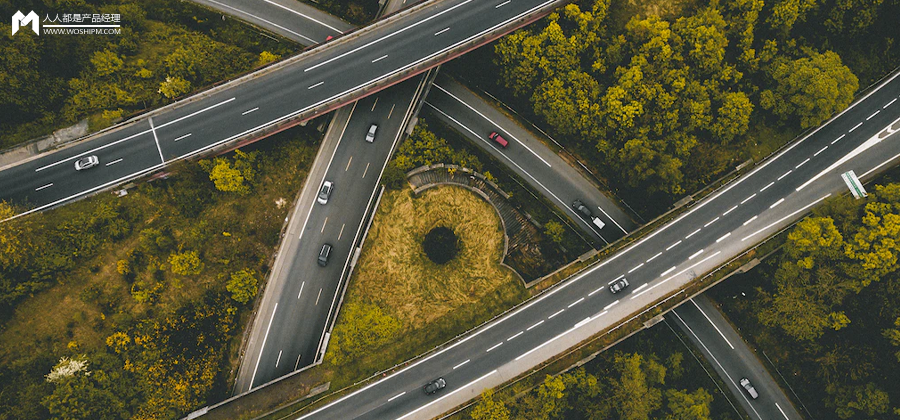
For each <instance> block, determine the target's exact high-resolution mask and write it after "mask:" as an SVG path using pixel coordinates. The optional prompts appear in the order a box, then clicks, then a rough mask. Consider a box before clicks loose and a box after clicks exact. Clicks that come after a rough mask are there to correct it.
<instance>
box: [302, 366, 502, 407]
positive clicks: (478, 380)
mask: <svg viewBox="0 0 900 420" xmlns="http://www.w3.org/2000/svg"><path fill="white" fill-rule="evenodd" d="M495 373H497V369H494V370H492V371H490V372H488V373H486V374H484V375H483V376H481V377H480V378H478V379H476V380H474V381H472V382H469V383H467V384H465V385H463V386H461V387H459V388H457V389H454V390H453V392H451V393H449V394H447V395H444V396H443V397H441V398H438V399H436V400H434V401H432V402H430V403H428V404H425V405H423V406H421V407H419V408H417V409H415V410H413V411H410V412H409V413H406V414H404V415H402V416H400V417H397V420H403V419H405V418H407V417H409V416H411V415H413V414H416V413H418V412H419V411H421V410H424V409H425V408H428V407H430V406H432V405H434V404H437V403H439V402H440V401H441V400H443V399H445V398H449V397H450V396H452V395H453V394H456V393H457V392H459V391H462V390H465V389H468V388H469V387H471V386H472V385H475V384H476V383H478V382H481V381H482V380H484V378H487V377H488V376H491V375H493V374H495ZM366 388H368V387H366ZM323 408H324V407H323ZM320 410H321V409H320ZM316 411H318V410H316ZM309 414H312V413H309ZM309 414H307V415H306V416H309ZM306 416H303V417H306ZM303 417H301V419H302V418H303ZM297 420H300V419H297Z"/></svg>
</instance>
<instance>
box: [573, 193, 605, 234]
mask: <svg viewBox="0 0 900 420" xmlns="http://www.w3.org/2000/svg"><path fill="white" fill-rule="evenodd" d="M572 208H573V209H575V211H577V212H578V213H579V214H581V215H582V216H584V218H585V219H588V220H590V221H591V224H592V225H594V226H597V229H603V227H604V226H606V223H603V221H602V220H600V218H599V217H596V216H594V213H591V209H589V208H588V207H587V206H586V205H585V204H584V203H583V202H582V201H581V200H575V201H573V202H572Z"/></svg>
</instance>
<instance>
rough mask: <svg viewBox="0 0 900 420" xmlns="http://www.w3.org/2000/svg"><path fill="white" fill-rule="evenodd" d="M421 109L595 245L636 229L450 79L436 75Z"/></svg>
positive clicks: (603, 198) (545, 149) (530, 137)
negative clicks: (497, 136) (494, 137)
mask: <svg viewBox="0 0 900 420" xmlns="http://www.w3.org/2000/svg"><path fill="white" fill-rule="evenodd" d="M425 104H426V105H427V107H426V109H428V110H432V111H433V112H434V114H435V115H436V116H437V117H438V118H440V119H442V120H443V121H444V122H446V123H447V124H449V125H450V126H451V127H453V128H454V129H456V130H457V131H459V133H460V134H462V135H463V136H466V137H468V138H469V139H470V140H471V141H472V142H473V143H475V144H477V145H479V146H481V147H482V148H483V149H484V150H485V151H486V152H488V153H490V154H491V155H492V156H493V157H494V158H496V159H497V160H499V161H500V162H502V163H504V164H506V165H507V166H508V167H509V169H510V170H512V171H513V172H514V173H516V174H517V175H519V176H520V177H521V178H522V179H524V180H525V181H526V182H528V183H529V184H531V185H532V186H533V187H534V188H535V190H537V191H538V192H539V193H541V194H542V195H544V196H545V197H546V198H547V200H548V201H550V202H551V203H552V204H553V205H555V206H557V207H558V208H559V209H560V210H561V211H562V212H563V213H565V214H566V215H568V216H569V217H570V218H571V219H572V220H574V221H576V223H578V224H579V226H580V227H581V228H582V230H584V231H585V232H591V233H592V234H593V238H594V239H595V240H596V239H599V240H601V241H602V242H600V244H599V245H601V246H603V245H606V244H608V243H611V242H613V241H615V240H616V239H619V238H621V237H622V236H625V235H626V234H627V233H628V232H629V231H631V230H633V229H634V228H635V224H634V222H633V221H632V220H631V218H630V217H628V215H627V214H625V212H624V211H622V210H621V209H620V208H619V207H618V206H617V204H616V203H615V202H614V201H613V200H612V199H610V198H609V197H607V196H606V195H604V194H603V193H602V192H600V190H599V189H597V187H596V186H594V184H592V183H591V182H590V181H588V180H587V179H585V177H584V176H582V175H581V174H580V173H579V172H578V171H577V170H575V169H574V168H572V167H571V166H569V164H568V163H567V162H566V161H564V160H563V159H562V158H561V157H560V156H559V155H557V154H556V153H554V152H553V151H552V150H550V148H548V147H547V146H546V145H544V144H543V143H541V142H540V140H538V139H536V138H535V137H534V136H533V135H532V134H531V133H530V132H529V131H528V130H526V129H525V128H523V127H522V126H520V125H518V124H516V122H515V121H513V120H511V119H510V118H509V117H507V116H506V115H504V114H503V113H502V112H500V111H499V110H497V109H495V108H494V107H493V106H492V105H491V104H489V103H488V102H487V101H485V100H484V99H482V98H480V97H478V96H477V95H475V94H474V93H472V91H470V90H468V89H466V88H465V87H464V86H462V85H461V84H459V83H458V82H456V81H455V80H454V79H452V78H450V77H446V76H440V75H439V76H438V79H437V81H436V82H435V84H434V87H433V88H432V89H431V92H430V93H429V94H428V98H427V99H426V101H425ZM493 131H498V132H500V133H502V135H503V136H504V137H506V138H507V140H509V141H510V144H509V146H508V147H506V148H500V147H498V146H497V145H496V144H495V143H494V142H492V141H491V140H490V139H488V137H487V136H488V134H490V133H491V132H493ZM575 200H581V201H582V202H584V203H585V204H586V205H587V206H588V207H589V208H590V209H591V211H592V212H593V213H594V214H595V215H596V216H597V217H600V219H601V220H603V222H604V223H605V224H606V226H604V227H603V229H598V228H597V226H595V225H593V224H591V223H590V221H588V220H587V219H586V218H584V217H582V216H581V215H580V214H578V213H577V212H576V211H575V210H574V209H572V205H571V204H572V202H573V201H575Z"/></svg>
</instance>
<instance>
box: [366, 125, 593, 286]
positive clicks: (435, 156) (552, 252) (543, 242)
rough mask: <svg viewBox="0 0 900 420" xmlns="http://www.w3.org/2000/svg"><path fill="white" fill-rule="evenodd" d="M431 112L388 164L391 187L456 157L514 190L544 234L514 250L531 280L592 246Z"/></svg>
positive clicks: (516, 202) (513, 259)
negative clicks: (417, 171)
mask: <svg viewBox="0 0 900 420" xmlns="http://www.w3.org/2000/svg"><path fill="white" fill-rule="evenodd" d="M429 115H430V114H427V113H426V115H425V116H424V117H421V118H420V119H419V122H418V124H417V125H416V128H415V130H414V131H413V134H412V135H411V136H410V137H409V139H407V140H406V142H404V143H403V144H402V145H401V146H400V149H399V150H398V151H397V153H396V154H395V156H394V159H393V160H392V161H391V163H390V164H389V165H388V167H387V169H386V170H385V175H384V177H385V178H384V183H385V185H387V186H388V187H389V188H400V187H403V186H405V185H406V183H405V181H404V180H405V177H404V175H403V173H404V172H406V171H409V170H412V169H414V168H417V167H419V166H422V165H431V164H436V163H452V164H455V165H459V166H463V167H466V168H470V169H473V170H475V171H477V172H479V173H481V174H483V175H484V176H485V178H486V179H488V180H490V181H492V182H494V183H496V184H497V185H498V186H500V188H502V189H503V190H504V191H506V192H507V193H508V194H510V195H511V197H510V200H509V201H510V203H512V205H513V206H515V207H516V208H517V209H518V210H519V211H521V212H523V213H525V214H528V215H530V216H531V217H533V218H534V220H536V221H537V222H538V223H539V224H540V225H541V228H540V229H539V230H540V232H541V239H540V240H539V241H538V242H537V243H535V244H531V245H530V246H529V247H530V249H529V250H528V252H516V253H514V254H513V255H511V256H510V261H508V262H507V264H509V265H510V266H512V267H513V268H514V269H516V271H518V272H519V274H521V275H522V277H523V278H525V280H526V281H531V280H534V279H536V278H539V277H541V276H544V275H546V274H549V273H550V272H552V271H553V270H555V269H557V268H559V267H560V266H562V265H564V264H566V263H568V262H570V261H572V260H574V259H575V258H577V257H578V256H579V255H581V254H583V253H585V252H587V251H588V250H590V249H591V245H590V243H588V242H587V241H586V240H585V239H584V238H583V237H582V236H580V233H579V232H578V231H576V229H577V227H572V226H570V225H569V223H568V221H567V218H566V216H565V215H559V214H558V213H557V212H556V211H555V210H554V208H555V206H553V205H552V204H551V203H549V202H548V201H547V200H545V199H543V198H542V197H541V196H539V195H537V194H536V193H535V192H534V191H533V190H532V189H531V188H530V187H528V186H526V185H527V184H526V183H525V181H523V180H522V179H520V178H519V177H518V176H517V175H515V174H514V173H512V172H511V171H509V169H508V168H506V166H505V165H503V164H501V163H500V162H498V161H497V160H496V159H494V158H493V157H492V156H491V155H490V154H488V153H486V152H484V150H482V149H481V148H479V147H478V146H475V145H473V144H472V143H471V142H470V141H469V140H467V139H466V138H464V137H462V136H461V135H460V134H459V133H457V132H456V131H455V130H453V129H452V128H450V127H448V126H446V125H445V124H443V123H442V122H441V121H440V120H438V119H431V118H429V117H428V116H429Z"/></svg>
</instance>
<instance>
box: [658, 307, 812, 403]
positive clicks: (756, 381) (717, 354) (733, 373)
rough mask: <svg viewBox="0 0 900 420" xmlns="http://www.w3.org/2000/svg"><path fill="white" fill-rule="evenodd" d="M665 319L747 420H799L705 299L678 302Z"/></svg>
mask: <svg viewBox="0 0 900 420" xmlns="http://www.w3.org/2000/svg"><path fill="white" fill-rule="evenodd" d="M666 317H667V318H669V320H671V321H673V322H675V323H676V324H678V326H679V327H680V328H681V329H682V330H684V332H685V334H687V336H688V337H689V338H690V340H691V341H692V342H694V344H695V345H696V347H697V348H699V349H700V352H702V353H703V356H704V357H706V359H707V360H708V361H709V363H710V364H711V365H712V366H713V368H714V369H715V370H716V373H718V374H719V376H721V377H722V379H723V380H724V381H725V383H726V384H727V385H728V390H729V391H731V393H732V394H733V396H734V398H733V399H732V401H737V402H738V403H739V404H740V405H741V406H742V407H743V408H744V411H745V412H746V413H747V415H749V416H750V418H751V419H754V420H777V419H786V420H801V419H802V418H803V417H802V416H801V415H800V413H798V412H797V410H796V409H795V408H794V405H793V404H791V401H790V400H789V399H788V398H787V396H786V395H785V394H784V392H783V391H782V389H781V388H780V387H779V386H778V383H777V382H775V379H774V378H772V375H770V374H769V372H768V371H766V369H765V368H764V367H763V364H762V362H761V361H760V360H759V359H757V358H756V354H755V353H754V352H753V351H752V350H750V347H748V346H747V343H745V342H744V340H743V339H741V336H740V334H738V332H737V331H735V329H734V328H733V327H732V326H731V324H729V323H728V321H727V320H726V319H725V317H724V316H722V313H721V312H719V310H718V309H717V308H716V307H715V306H714V305H713V304H712V302H710V301H709V299H707V298H706V297H705V296H698V297H695V298H693V299H691V300H689V301H686V302H684V303H682V304H681V305H680V306H678V307H677V308H675V309H674V310H672V311H671V312H669V313H668V314H666ZM742 378H747V379H749V380H750V383H751V384H752V385H753V387H754V388H755V389H756V391H757V393H758V394H759V397H758V398H757V399H753V398H751V396H750V394H748V393H747V391H746V390H745V389H744V388H743V387H741V385H740V380H741V379H742Z"/></svg>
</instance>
